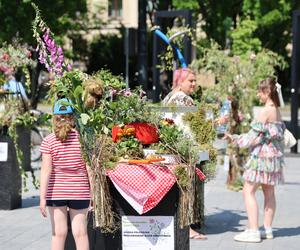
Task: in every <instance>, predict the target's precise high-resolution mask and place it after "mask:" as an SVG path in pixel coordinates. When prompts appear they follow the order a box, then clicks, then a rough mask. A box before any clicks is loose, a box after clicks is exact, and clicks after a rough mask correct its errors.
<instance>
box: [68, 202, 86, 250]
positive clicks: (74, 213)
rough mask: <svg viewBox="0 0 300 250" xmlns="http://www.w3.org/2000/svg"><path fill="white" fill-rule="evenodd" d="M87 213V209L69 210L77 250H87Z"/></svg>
mask: <svg viewBox="0 0 300 250" xmlns="http://www.w3.org/2000/svg"><path fill="white" fill-rule="evenodd" d="M87 212H88V209H87V208H86V209H78V210H75V209H70V217H71V224H72V234H73V236H74V239H75V243H76V249H77V250H89V239H88V235H87V220H86V217H87Z"/></svg>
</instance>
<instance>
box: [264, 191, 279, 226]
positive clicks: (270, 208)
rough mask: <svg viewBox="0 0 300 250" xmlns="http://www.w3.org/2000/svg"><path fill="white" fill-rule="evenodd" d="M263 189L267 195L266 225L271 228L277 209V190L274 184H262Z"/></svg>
mask: <svg viewBox="0 0 300 250" xmlns="http://www.w3.org/2000/svg"><path fill="white" fill-rule="evenodd" d="M262 189H263V192H264V197H265V204H264V214H265V217H264V227H265V228H271V227H272V222H273V218H274V214H275V210H276V199H275V192H274V186H271V185H262Z"/></svg>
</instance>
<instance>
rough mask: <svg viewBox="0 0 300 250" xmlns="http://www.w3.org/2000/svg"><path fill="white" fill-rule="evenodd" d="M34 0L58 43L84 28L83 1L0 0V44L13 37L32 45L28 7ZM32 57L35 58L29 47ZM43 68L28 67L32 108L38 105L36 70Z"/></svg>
mask: <svg viewBox="0 0 300 250" xmlns="http://www.w3.org/2000/svg"><path fill="white" fill-rule="evenodd" d="M31 2H34V3H35V4H36V5H38V7H39V8H40V10H41V12H42V15H43V17H44V20H45V21H46V22H47V24H48V25H49V27H51V28H52V31H53V32H54V34H56V36H57V37H56V40H57V41H58V43H60V44H62V41H63V38H65V37H66V36H72V34H73V33H74V32H76V31H78V30H81V29H84V28H85V26H84V24H85V23H86V22H85V21H84V20H86V16H87V5H86V0H57V1H52V0H35V1H31V0H23V1H21V0H18V1H10V0H0V16H1V18H0V27H1V29H0V43H3V42H8V43H11V42H12V40H13V39H14V38H15V37H18V38H20V39H21V41H22V42H24V43H27V44H28V45H29V46H32V47H35V41H34V38H33V36H32V21H33V20H34V16H35V11H34V9H33V7H32V6H31ZM32 52H33V59H36V58H37V54H36V52H35V51H34V50H33V51H32ZM42 69H43V67H42V65H41V64H39V63H38V64H37V67H36V68H34V69H32V70H31V94H30V101H31V103H30V105H31V108H33V109H35V108H36V107H37V104H38V99H39V90H40V86H39V85H38V78H39V73H40V71H41V70H42Z"/></svg>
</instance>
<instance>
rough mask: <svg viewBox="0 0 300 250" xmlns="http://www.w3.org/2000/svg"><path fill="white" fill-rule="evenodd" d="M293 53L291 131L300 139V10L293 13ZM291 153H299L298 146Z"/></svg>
mask: <svg viewBox="0 0 300 250" xmlns="http://www.w3.org/2000/svg"><path fill="white" fill-rule="evenodd" d="M292 34H293V51H292V81H291V131H292V133H293V134H294V136H295V137H296V138H298V108H299V100H298V98H299V81H300V10H297V11H294V12H293V30H292ZM291 152H293V153H297V144H296V145H295V146H294V147H292V149H291Z"/></svg>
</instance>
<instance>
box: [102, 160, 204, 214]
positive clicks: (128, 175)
mask: <svg viewBox="0 0 300 250" xmlns="http://www.w3.org/2000/svg"><path fill="white" fill-rule="evenodd" d="M175 167H176V166H168V167H167V166H163V165H158V164H157V165H155V164H125V163H119V164H117V166H116V167H115V169H114V170H108V171H107V175H108V177H109V178H110V180H111V181H112V183H113V184H114V186H115V187H116V189H117V190H118V191H119V192H120V194H121V195H122V196H123V197H124V198H125V200H126V201H127V202H128V203H129V204H130V205H131V206H132V207H133V208H134V209H135V210H136V211H137V212H138V213H139V214H144V213H146V212H148V211H149V210H151V209H152V208H154V207H155V206H156V205H157V204H158V203H159V202H160V201H161V199H162V198H163V197H164V196H165V195H166V194H167V193H168V192H169V190H170V189H171V187H172V186H173V185H174V183H176V178H175V176H174V174H173V173H172V170H174V168H175ZM196 173H197V175H198V176H199V178H200V180H204V179H205V175H204V174H203V173H202V172H201V171H200V170H199V169H197V168H196Z"/></svg>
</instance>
